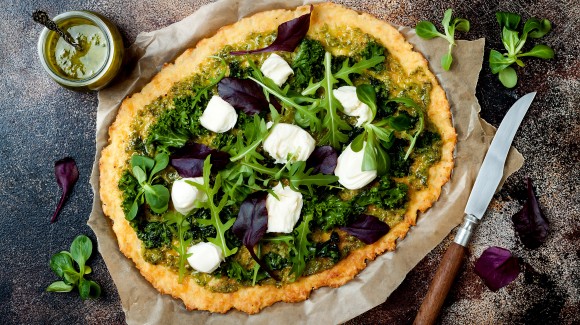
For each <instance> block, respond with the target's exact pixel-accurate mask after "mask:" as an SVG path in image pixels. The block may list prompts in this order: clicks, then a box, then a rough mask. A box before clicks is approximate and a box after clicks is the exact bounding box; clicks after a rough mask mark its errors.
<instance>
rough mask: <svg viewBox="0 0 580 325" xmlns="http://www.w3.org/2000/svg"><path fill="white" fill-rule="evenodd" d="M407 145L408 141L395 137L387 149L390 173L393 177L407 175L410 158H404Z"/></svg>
mask: <svg viewBox="0 0 580 325" xmlns="http://www.w3.org/2000/svg"><path fill="white" fill-rule="evenodd" d="M408 146H409V143H408V141H406V140H403V139H395V142H394V143H393V146H392V147H391V149H389V158H391V174H392V176H394V177H405V176H409V173H410V168H411V163H412V159H407V160H405V153H406V152H407V147H408Z"/></svg>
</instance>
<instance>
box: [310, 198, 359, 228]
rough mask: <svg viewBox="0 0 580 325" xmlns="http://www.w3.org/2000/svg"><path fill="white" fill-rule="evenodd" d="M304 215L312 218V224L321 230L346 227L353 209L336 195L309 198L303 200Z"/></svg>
mask: <svg viewBox="0 0 580 325" xmlns="http://www.w3.org/2000/svg"><path fill="white" fill-rule="evenodd" d="M304 201H305V202H306V203H305V208H304V209H305V210H304V211H305V212H304V214H311V215H312V216H313V222H314V224H315V225H316V226H317V227H319V228H320V229H323V230H331V229H333V228H335V227H342V226H346V225H347V224H348V223H349V222H350V221H351V216H352V214H353V211H354V207H353V206H352V205H351V204H350V202H348V201H343V200H342V199H340V197H338V196H337V195H333V194H332V195H327V196H325V197H314V196H313V197H309V198H307V199H305V200H304Z"/></svg>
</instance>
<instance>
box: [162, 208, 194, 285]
mask: <svg viewBox="0 0 580 325" xmlns="http://www.w3.org/2000/svg"><path fill="white" fill-rule="evenodd" d="M164 219H165V223H166V224H167V225H169V226H173V227H170V228H169V229H171V231H172V232H173V233H174V235H175V237H177V240H178V244H177V245H171V247H172V248H173V249H174V250H175V251H176V252H177V254H178V255H179V263H178V264H179V283H181V282H183V277H184V276H185V262H186V261H187V258H188V257H190V256H191V254H188V253H187V249H188V248H189V246H190V245H191V241H192V238H187V239H186V238H185V234H186V233H187V232H188V231H189V229H190V228H191V223H190V222H189V221H188V220H187V217H186V216H184V215H183V214H181V213H179V212H177V211H170V212H168V213H166V214H165V215H164Z"/></svg>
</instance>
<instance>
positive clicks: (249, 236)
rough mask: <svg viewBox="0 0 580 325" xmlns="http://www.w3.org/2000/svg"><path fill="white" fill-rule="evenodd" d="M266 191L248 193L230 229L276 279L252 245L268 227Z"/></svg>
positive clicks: (262, 235) (274, 277)
mask: <svg viewBox="0 0 580 325" xmlns="http://www.w3.org/2000/svg"><path fill="white" fill-rule="evenodd" d="M267 197H268V192H255V193H252V194H250V195H248V197H247V198H246V199H245V200H244V202H242V204H241V205H240V212H239V213H238V218H237V219H236V221H235V222H234V225H233V227H232V231H233V232H234V234H235V235H236V236H237V237H238V238H239V239H241V240H242V243H243V244H244V246H246V248H247V249H248V251H249V252H250V255H252V258H253V259H254V260H255V261H256V262H257V263H258V264H260V266H261V267H262V268H263V269H264V270H266V272H268V274H269V275H270V276H271V277H272V278H273V279H275V280H276V281H278V278H277V277H276V275H274V274H273V273H272V272H271V271H270V270H269V269H268V267H267V266H266V265H265V264H264V263H263V262H262V261H261V260H260V259H259V258H258V256H256V253H255V252H254V246H256V244H258V242H259V241H260V240H261V239H262V237H264V234H266V230H267V229H268V210H267V209H266V198H267Z"/></svg>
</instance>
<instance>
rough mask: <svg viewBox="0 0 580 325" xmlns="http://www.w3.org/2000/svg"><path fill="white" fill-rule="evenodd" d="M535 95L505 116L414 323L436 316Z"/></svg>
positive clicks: (511, 109)
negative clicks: (462, 216)
mask: <svg viewBox="0 0 580 325" xmlns="http://www.w3.org/2000/svg"><path fill="white" fill-rule="evenodd" d="M535 96H536V93H535V92H532V93H529V94H526V95H524V96H522V97H521V98H520V99H518V100H517V101H516V102H515V103H514V104H513V105H512V107H511V108H510V109H509V111H508V112H507V114H506V115H505V117H504V118H503V120H502V122H501V124H500V126H499V128H498V130H497V132H496V134H495V136H494V137H493V140H492V142H491V145H490V146H489V149H488V150H487V153H486V155H485V159H484V160H483V163H482V165H481V168H480V170H479V173H478V174H477V178H476V179H475V183H474V185H473V188H472V190H471V193H470V195H469V199H468V200H467V205H466V206H465V210H464V211H465V217H464V220H463V223H462V224H461V226H460V227H459V229H458V230H457V234H456V235H455V238H454V240H453V243H451V245H450V246H449V248H448V249H447V251H446V252H445V255H444V256H443V259H442V260H441V264H440V265H439V268H438V269H437V272H436V273H435V276H434V277H433V281H432V282H431V285H430V286H429V290H428V291H427V295H426V296H425V299H424V300H423V303H422V304H421V307H420V308H419V312H418V313H417V316H416V317H415V321H414V322H413V324H415V325H419V324H421V325H422V324H434V323H435V321H436V320H437V317H438V316H439V312H440V311H441V307H442V306H443V302H444V301H445V297H447V293H449V289H451V285H452V283H453V280H454V279H455V276H456V275H457V273H458V272H459V268H460V267H461V265H462V264H463V259H464V258H465V254H466V251H467V248H466V247H467V244H468V243H469V239H470V238H471V234H472V233H473V230H474V229H475V227H476V226H477V223H478V221H479V220H480V219H481V218H482V217H483V215H484V213H485V211H486V210H487V207H488V205H489V202H491V199H492V198H493V194H494V193H495V190H496V189H497V186H498V185H499V182H500V180H501V178H502V176H503V168H504V164H505V161H506V158H507V154H508V152H509V149H510V146H511V144H512V141H513V139H514V136H515V134H516V132H517V130H518V128H519V126H520V124H521V122H522V120H523V118H524V116H525V115H526V112H527V111H528V108H529V107H530V105H531V104H532V101H533V100H534V97H535Z"/></svg>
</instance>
